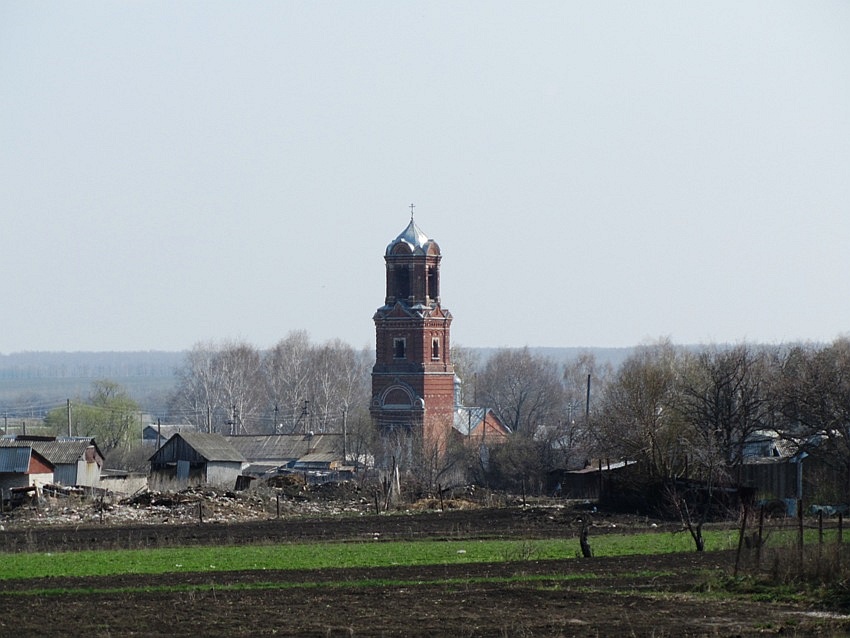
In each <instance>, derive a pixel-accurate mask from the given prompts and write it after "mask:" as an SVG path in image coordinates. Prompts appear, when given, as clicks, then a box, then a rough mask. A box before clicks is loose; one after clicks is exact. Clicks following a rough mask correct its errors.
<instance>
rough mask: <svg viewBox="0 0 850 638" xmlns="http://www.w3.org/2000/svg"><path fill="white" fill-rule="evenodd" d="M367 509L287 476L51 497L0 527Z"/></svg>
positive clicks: (342, 486)
mask: <svg viewBox="0 0 850 638" xmlns="http://www.w3.org/2000/svg"><path fill="white" fill-rule="evenodd" d="M371 508H372V500H371V498H370V497H368V495H366V494H365V493H361V489H360V488H359V487H358V486H357V485H356V484H354V483H352V482H345V483H326V484H323V485H312V486H311V485H307V484H306V483H305V482H304V481H303V479H301V478H299V477H297V476H287V477H275V479H274V480H273V481H269V482H268V483H263V484H261V485H257V486H256V487H254V488H252V489H250V490H247V491H243V492H234V491H230V490H222V489H217V488H213V487H206V486H205V487H189V488H186V489H183V490H179V491H157V490H144V491H142V492H139V493H137V494H134V495H133V496H131V497H128V498H120V497H118V496H117V495H115V494H113V493H110V492H106V493H103V494H98V495H94V496H91V495H89V496H86V495H78V494H74V493H70V492H67V493H64V494H61V493H59V492H58V491H53V492H49V493H46V494H43V495H42V497H41V498H39V499H37V501H35V502H34V503H33V504H32V505H30V506H26V507H18V508H16V509H14V510H11V511H8V512H4V513H2V514H0V521H2V523H3V524H4V525H5V526H6V527H7V528H10V527H35V526H40V525H45V524H55V525H80V524H88V523H91V524H112V525H125V524H140V523H141V524H163V523H166V524H178V525H179V524H198V523H230V522H240V521H251V520H263V519H269V518H275V517H277V516H281V517H301V516H309V517H314V516H335V515H339V514H361V513H364V512H367V511H371Z"/></svg>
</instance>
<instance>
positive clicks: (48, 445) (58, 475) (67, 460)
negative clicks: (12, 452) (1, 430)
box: [0, 434, 103, 487]
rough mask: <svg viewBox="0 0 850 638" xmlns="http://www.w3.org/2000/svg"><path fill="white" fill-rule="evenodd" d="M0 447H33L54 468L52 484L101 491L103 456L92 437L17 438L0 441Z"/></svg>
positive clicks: (22, 435) (21, 435) (24, 435)
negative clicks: (93, 488)
mask: <svg viewBox="0 0 850 638" xmlns="http://www.w3.org/2000/svg"><path fill="white" fill-rule="evenodd" d="M0 447H32V449H34V450H35V451H36V452H38V453H39V454H40V455H41V456H43V457H44V458H45V459H47V461H49V462H50V464H51V465H52V466H53V480H52V482H53V483H59V484H61V485H67V486H80V487H100V472H101V469H102V468H103V453H102V452H101V451H100V448H98V447H97V443H96V442H95V440H94V439H93V438H91V437H85V436H83V437H74V436H32V435H26V434H19V435H17V436H16V437H15V438H13V439H2V440H0Z"/></svg>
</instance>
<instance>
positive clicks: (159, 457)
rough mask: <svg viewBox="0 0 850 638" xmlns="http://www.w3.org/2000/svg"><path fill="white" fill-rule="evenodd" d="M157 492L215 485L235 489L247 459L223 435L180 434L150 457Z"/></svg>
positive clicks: (151, 484)
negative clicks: (165, 489) (158, 490)
mask: <svg viewBox="0 0 850 638" xmlns="http://www.w3.org/2000/svg"><path fill="white" fill-rule="evenodd" d="M150 464H151V474H150V479H149V481H148V484H149V485H150V486H151V487H152V488H155V489H160V488H172V487H185V486H188V485H214V486H216V487H222V488H226V489H233V488H234V487H235V485H236V478H237V477H238V476H239V475H240V474H241V473H242V470H243V469H244V468H245V467H247V466H248V461H247V459H246V458H245V457H244V456H243V455H242V453H241V452H239V451H238V450H237V449H236V448H235V447H233V445H231V444H230V442H229V441H228V440H227V439H226V438H225V437H223V436H221V435H220V434H209V433H207V432H177V433H176V434H174V435H173V436H172V437H171V438H170V439H168V441H166V442H165V444H164V445H163V446H162V447H161V448H159V449H158V450H157V451H156V452H155V453H154V454H153V456H151V457H150Z"/></svg>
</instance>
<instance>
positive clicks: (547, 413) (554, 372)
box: [477, 348, 564, 436]
mask: <svg viewBox="0 0 850 638" xmlns="http://www.w3.org/2000/svg"><path fill="white" fill-rule="evenodd" d="M561 378H562V375H561V372H560V370H559V369H558V365H557V364H556V363H555V362H554V361H553V360H551V359H549V358H547V357H543V356H539V355H534V354H532V353H531V352H530V351H529V349H528V348H522V349H520V350H513V349H502V350H499V351H498V352H496V353H495V354H494V355H493V356H492V357H490V359H488V360H487V363H486V365H485V366H484V369H483V370H482V371H481V373H480V374H479V375H478V382H477V390H478V395H479V402H480V403H482V405H484V406H486V407H492V408H493V410H494V411H495V412H496V413H497V414H498V415H499V418H501V419H502V421H503V422H504V423H505V424H506V425H507V426H508V427H510V428H511V429H512V430H513V431H514V432H516V433H520V434H526V435H528V436H533V435H534V433H535V432H536V431H537V430H538V428H539V427H540V426H543V425H555V424H557V423H558V420H559V419H561V418H562V415H563V414H564V388H563V385H562V383H561Z"/></svg>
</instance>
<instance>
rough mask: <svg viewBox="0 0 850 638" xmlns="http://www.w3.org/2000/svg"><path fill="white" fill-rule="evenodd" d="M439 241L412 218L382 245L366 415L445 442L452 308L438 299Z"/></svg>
mask: <svg viewBox="0 0 850 638" xmlns="http://www.w3.org/2000/svg"><path fill="white" fill-rule="evenodd" d="M441 259H442V256H441V255H440V247H439V246H438V245H437V242H435V241H434V240H432V239H429V238H428V236H427V235H426V234H425V233H423V232H422V231H421V230H420V229H419V227H418V226H417V225H416V223H415V222H414V221H413V205H412V204H411V214H410V223H409V224H408V225H407V228H405V229H404V231H402V233H401V234H400V235H399V236H398V237H396V238H395V239H394V240H393V241H392V242H390V244H389V245H388V246H387V249H386V252H385V253H384V261H385V262H386V268H387V292H386V297H385V299H384V305H383V306H381V307H380V308H378V310H377V312H376V313H375V316H374V320H375V353H376V356H375V366H374V368H372V404H371V408H370V412H371V415H372V420H373V421H374V423H375V425H376V426H377V427H378V429H379V431H380V432H382V433H389V432H404V433H410V434H412V435H414V436H413V440H414V441H416V440H417V436H416V435H417V434H421V442H422V444H423V447H424V448H425V449H426V450H429V451H437V452H442V451H444V450H445V446H446V443H447V441H448V437H449V435H450V433H451V430H452V420H453V418H454V403H455V401H454V382H455V373H454V368H453V367H452V362H451V355H450V341H449V327H450V326H451V323H452V315H451V313H450V312H449V311H448V310H447V309H445V308H443V307H442V306H441V305H440V260H441Z"/></svg>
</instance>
